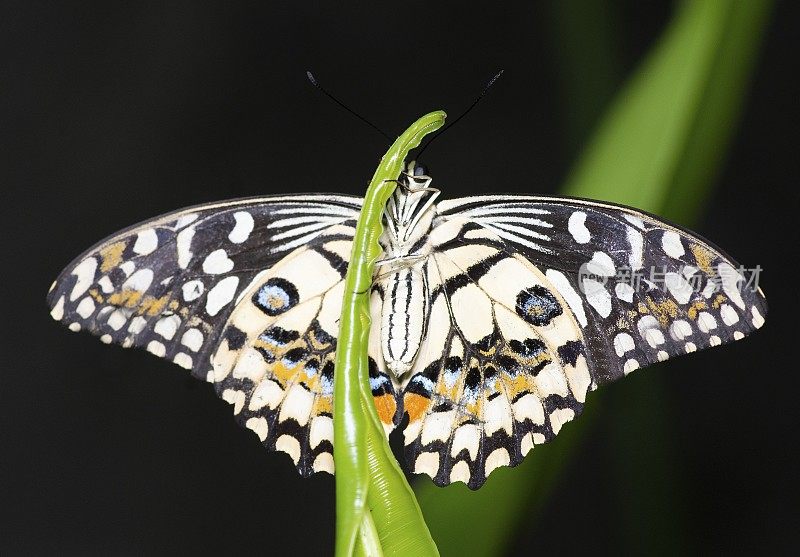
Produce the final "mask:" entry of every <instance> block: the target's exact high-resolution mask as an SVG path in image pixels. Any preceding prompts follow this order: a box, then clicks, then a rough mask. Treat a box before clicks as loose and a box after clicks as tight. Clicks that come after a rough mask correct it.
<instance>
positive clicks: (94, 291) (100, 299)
mask: <svg viewBox="0 0 800 557" xmlns="http://www.w3.org/2000/svg"><path fill="white" fill-rule="evenodd" d="M89 296H91V297H92V298H94V301H95V302H97V303H100V304H102V303H103V296H101V295H100V292H98V290H97V288H90V289H89Z"/></svg>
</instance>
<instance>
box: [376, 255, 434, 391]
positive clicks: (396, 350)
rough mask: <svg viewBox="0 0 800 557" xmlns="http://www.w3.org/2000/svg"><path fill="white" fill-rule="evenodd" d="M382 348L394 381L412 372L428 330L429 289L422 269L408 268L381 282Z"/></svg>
mask: <svg viewBox="0 0 800 557" xmlns="http://www.w3.org/2000/svg"><path fill="white" fill-rule="evenodd" d="M381 283H382V286H383V308H382V310H381V344H382V348H383V358H384V360H385V361H386V365H387V366H388V368H389V369H390V370H391V371H392V372H393V373H394V375H395V377H401V376H402V375H403V374H404V373H406V372H408V371H409V370H410V369H411V364H412V363H413V362H414V358H415V357H416V355H417V351H419V346H420V343H421V342H422V335H423V332H424V330H425V314H426V311H427V307H426V306H427V300H428V289H427V285H426V284H425V280H424V278H423V275H422V273H421V272H420V271H419V269H415V268H405V269H401V270H398V271H396V272H393V273H391V274H390V275H389V276H387V277H386V278H384V279H383V280H382V281H381Z"/></svg>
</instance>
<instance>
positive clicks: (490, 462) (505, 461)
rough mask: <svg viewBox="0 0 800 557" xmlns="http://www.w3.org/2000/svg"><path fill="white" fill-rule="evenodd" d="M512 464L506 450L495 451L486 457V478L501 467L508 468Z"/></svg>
mask: <svg viewBox="0 0 800 557" xmlns="http://www.w3.org/2000/svg"><path fill="white" fill-rule="evenodd" d="M510 462H511V458H510V457H509V455H508V451H507V450H506V449H504V448H502V447H500V448H499V449H495V450H493V451H492V452H491V454H490V455H489V456H487V457H486V464H485V465H484V470H485V474H486V476H487V477H488V476H489V474H491V473H492V472H494V471H495V470H496V469H497V468H500V467H501V466H508V465H509V463H510Z"/></svg>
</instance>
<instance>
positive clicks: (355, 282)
mask: <svg viewBox="0 0 800 557" xmlns="http://www.w3.org/2000/svg"><path fill="white" fill-rule="evenodd" d="M445 116H446V115H445V113H444V112H442V111H437V112H431V113H430V114H426V115H425V116H423V117H422V118H420V119H419V120H417V121H416V122H414V123H413V124H412V125H411V127H409V128H408V129H407V130H406V131H405V132H404V133H403V134H402V135H401V136H400V137H399V138H397V140H396V141H395V142H394V144H393V145H392V146H391V147H390V148H389V151H387V153H386V154H385V155H384V156H383V158H382V159H381V162H380V164H379V165H378V168H377V169H376V170H375V174H374V175H373V177H372V181H371V182H370V185H369V188H368V189H367V193H366V195H365V197H364V205H363V207H362V209H361V214H360V216H359V218H358V222H357V224H356V232H355V236H354V238H353V252H352V255H351V258H350V265H349V266H348V269H347V275H346V277H345V291H344V297H343V300H342V317H341V321H340V324H339V340H338V344H337V350H336V372H335V374H334V395H333V416H334V421H333V440H334V441H333V444H334V447H335V450H334V457H333V458H334V464H335V467H336V521H337V524H336V555H337V556H339V557H349V556H350V555H353V554H354V552H355V550H356V541H357V539H359V538H358V536H359V530H360V529H361V530H362V531H361V536H362V538H361V539H362V542H361V547H360V549H359V551H368V550H370V549H375V548H377V550H378V551H382V552H384V553H386V554H389V555H393V554H398V553H399V552H401V551H403V552H411V551H413V552H414V553H415V554H421V555H438V552H437V550H436V545H435V544H434V543H433V539H432V538H431V535H430V532H429V531H428V527H427V525H426V524H425V521H424V520H423V518H422V513H421V511H420V509H419V505H418V504H417V502H416V499H415V498H414V493H413V491H412V490H411V487H410V486H409V485H408V482H407V481H406V479H405V476H404V475H403V473H402V471H401V470H400V467H399V465H398V464H397V461H396V460H395V459H394V456H393V455H392V452H391V449H390V448H389V444H388V442H387V440H386V437H385V435H384V433H383V427H382V426H381V423H380V421H379V420H378V415H377V413H376V410H375V405H374V402H373V400H372V393H371V390H370V387H369V373H368V360H367V345H368V341H369V328H370V313H369V293H370V289H371V287H372V274H373V268H374V262H375V261H376V259H377V258H378V256H379V255H380V246H379V245H378V238H379V236H380V234H381V231H382V226H381V216H382V213H383V209H384V207H385V205H386V202H387V201H388V200H389V197H390V196H391V195H392V193H393V192H394V188H395V180H397V178H398V177H399V176H400V172H401V170H402V168H403V162H404V161H405V158H406V156H407V155H408V152H409V151H410V150H411V149H413V148H414V147H416V146H418V145H419V143H420V141H421V140H422V138H423V137H425V136H426V135H427V134H429V133H431V132H433V131H435V130H437V129H439V128H440V127H441V126H442V124H444V119H445ZM370 513H371V516H369V515H370ZM372 519H374V522H373V521H372ZM365 521H366V523H365ZM362 524H366V527H365V528H363V529H362V528H361V526H362ZM373 526H374V528H373ZM375 533H377V536H378V537H379V542H376V541H375V539H374V535H375ZM376 543H377V545H376ZM378 554H380V553H378Z"/></svg>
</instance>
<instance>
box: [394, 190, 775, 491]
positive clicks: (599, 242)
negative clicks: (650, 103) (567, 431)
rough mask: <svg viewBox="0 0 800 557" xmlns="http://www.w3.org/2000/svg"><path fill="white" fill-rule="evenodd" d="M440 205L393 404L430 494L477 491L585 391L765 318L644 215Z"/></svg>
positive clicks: (566, 205) (701, 245)
mask: <svg viewBox="0 0 800 557" xmlns="http://www.w3.org/2000/svg"><path fill="white" fill-rule="evenodd" d="M438 211H439V215H438V217H437V219H436V220H435V222H434V228H433V231H432V233H431V244H432V248H433V252H432V254H431V256H430V257H429V258H428V261H427V262H426V263H425V265H424V272H425V274H426V277H427V280H428V283H429V289H430V296H431V305H430V310H429V319H428V334H427V337H426V339H425V342H424V344H423V346H422V348H421V349H420V353H419V356H418V358H417V361H416V362H415V367H414V369H413V370H412V375H411V377H410V380H409V381H408V382H407V384H406V385H405V392H404V408H405V412H406V414H407V415H408V417H409V424H408V426H407V428H406V432H405V437H406V453H407V460H408V461H409V465H410V466H411V468H412V469H413V470H414V471H416V472H424V473H427V474H429V475H430V476H431V477H433V479H434V481H435V482H436V483H437V484H439V485H445V484H448V483H450V482H453V481H463V482H465V483H467V485H468V486H469V487H471V488H473V489H476V488H478V487H480V486H481V485H482V484H483V482H484V481H485V480H486V478H487V477H488V475H489V474H490V473H491V471H492V470H494V469H495V468H496V467H498V466H502V465H511V466H514V465H516V464H518V463H519V462H521V460H522V458H523V457H524V455H525V454H526V453H527V452H528V451H529V450H530V449H531V448H532V447H533V446H534V445H538V444H541V443H544V442H547V441H549V440H550V439H552V438H553V437H554V436H555V435H556V434H557V433H558V432H559V430H560V429H561V426H562V425H563V424H564V423H565V422H567V421H569V420H571V419H573V418H574V417H575V416H577V415H578V414H579V413H580V412H581V410H582V408H583V403H584V401H585V397H586V394H587V392H588V391H589V390H590V389H594V388H596V387H597V386H598V385H600V384H603V383H606V382H609V381H612V380H615V379H617V378H619V377H622V376H624V375H625V374H627V373H629V372H630V371H632V370H634V369H637V368H639V367H644V366H646V365H649V364H651V363H653V362H657V361H661V360H664V359H666V358H669V357H671V356H675V355H678V354H684V353H687V352H692V351H694V350H698V349H702V348H706V347H709V346H716V345H718V344H722V343H725V342H730V341H732V340H736V339H739V338H742V337H743V336H744V335H746V334H748V333H749V332H751V331H753V330H754V329H756V328H758V327H760V326H761V325H762V324H763V316H764V315H765V314H766V303H765V301H764V298H763V294H761V292H760V290H758V289H747V288H744V286H745V285H746V283H747V282H748V280H749V279H750V278H752V277H750V276H747V273H745V274H742V273H741V271H740V270H739V266H738V265H737V264H736V263H735V262H733V261H732V260H731V259H730V258H729V257H727V256H725V255H724V254H722V252H720V251H719V250H718V249H716V248H714V247H713V246H711V245H710V244H709V243H708V242H706V241H704V240H702V239H700V238H698V237H697V236H695V235H693V234H691V233H690V232H687V231H685V230H683V229H680V228H678V227H675V226H672V225H669V224H667V223H665V222H663V221H661V220H660V219H658V218H656V217H653V216H651V215H647V214H644V213H642V212H639V211H635V210H633V209H628V208H624V207H619V206H614V205H608V204H602V203H594V202H587V201H581V200H573V199H556V198H540V197H537V198H525V197H512V196H507V197H506V196H504V197H498V196H486V197H477V198H466V199H460V200H453V201H444V202H442V203H440V204H439V206H438ZM651 268H652V269H655V270H656V271H658V276H654V275H651V274H649V270H650V269H651ZM645 271H647V274H646V276H644V277H640V275H641V274H642V273H644V272H645ZM639 278H641V280H639Z"/></svg>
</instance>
